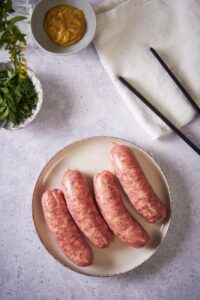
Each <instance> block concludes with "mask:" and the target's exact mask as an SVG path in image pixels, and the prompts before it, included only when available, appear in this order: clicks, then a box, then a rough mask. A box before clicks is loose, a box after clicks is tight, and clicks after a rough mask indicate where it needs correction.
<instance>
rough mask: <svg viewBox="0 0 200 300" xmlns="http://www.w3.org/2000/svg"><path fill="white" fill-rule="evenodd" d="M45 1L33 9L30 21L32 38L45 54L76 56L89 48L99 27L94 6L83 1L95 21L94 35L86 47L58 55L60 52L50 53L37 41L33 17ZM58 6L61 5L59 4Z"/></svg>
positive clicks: (85, 0)
mask: <svg viewBox="0 0 200 300" xmlns="http://www.w3.org/2000/svg"><path fill="white" fill-rule="evenodd" d="M44 1H46V0H40V1H39V2H38V3H37V4H36V5H35V7H34V9H33V12H32V15H31V20H30V25H31V33H32V36H33V38H34V40H35V42H36V44H37V45H38V46H39V47H40V48H41V49H42V50H44V51H45V52H47V53H50V54H52V55H58V56H68V55H73V54H76V53H78V52H80V51H82V50H83V49H85V48H86V47H88V46H89V45H90V44H91V43H92V41H93V39H94V36H95V33H96V27H97V20H96V14H95V11H94V9H93V7H92V5H91V4H90V3H89V2H88V1H87V0H82V1H83V2H84V3H85V5H87V6H88V8H89V9H90V11H91V13H92V17H93V21H94V29H93V33H92V35H91V38H90V39H89V40H88V42H87V43H86V44H85V45H83V46H82V47H80V48H79V49H76V50H72V51H71V52H63V53H58V52H53V51H50V50H47V49H45V48H44V47H43V46H42V45H41V44H40V43H39V42H38V41H37V39H36V37H35V34H34V33H33V16H34V14H35V11H36V9H37V8H38V6H40V5H41V3H42V2H44ZM64 2H65V0H63V3H64ZM58 5H59V4H58ZM55 6H56V3H55ZM47 11H48V10H47ZM63 48H64V47H63Z"/></svg>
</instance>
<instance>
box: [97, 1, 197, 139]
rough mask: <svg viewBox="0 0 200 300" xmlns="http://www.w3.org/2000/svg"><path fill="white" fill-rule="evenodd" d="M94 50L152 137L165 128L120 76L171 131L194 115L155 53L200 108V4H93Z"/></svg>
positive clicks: (188, 2) (142, 2)
mask: <svg viewBox="0 0 200 300" xmlns="http://www.w3.org/2000/svg"><path fill="white" fill-rule="evenodd" d="M96 1H97V2H98V3H97V5H96V13H97V32H96V36H95V40H94V45H95V47H96V50H97V52H98V54H99V56H100V59H101V61H102V64H103V65H104V67H105V69H106V71H107V72H108V74H109V76H110V78H111V80H112V81H113V83H114V85H115V87H116V88H117V90H118V91H119V93H120V94H121V96H122V98H123V100H124V102H125V103H126V104H127V105H128V107H129V108H130V110H131V111H132V113H133V115H134V117H135V119H136V120H137V121H138V122H139V124H140V125H141V126H142V128H143V129H144V130H145V131H146V132H147V133H148V134H149V135H150V136H151V137H152V138H157V137H160V136H162V135H163V134H166V133H168V132H170V129H169V128H168V127H167V126H166V125H165V124H164V123H163V122H162V121H161V120H160V119H159V118H158V117H157V116H155V115H154V113H153V112H151V111H150V110H149V109H148V108H147V107H146V106H145V105H144V104H143V103H141V102H140V100H139V99H137V98H136V96H134V95H133V94H132V93H131V92H130V91H128V90H127V88H126V87H125V86H123V85H122V84H121V83H120V82H119V80H118V79H117V75H121V76H123V77H124V78H125V79H127V80H128V81H129V82H130V83H131V84H132V85H133V86H134V87H136V88H137V89H138V90H139V91H140V92H141V93H142V94H143V95H144V96H146V97H147V99H149V100H150V101H151V103H152V104H153V105H155V106H156V107H157V108H158V109H159V110H160V111H161V112H162V113H163V114H164V115H165V116H166V117H167V118H169V119H170V120H171V121H172V122H173V123H174V124H175V125H176V126H177V127H181V126H183V125H185V124H187V123H188V122H190V121H191V120H192V118H193V117H194V115H195V112H194V110H193V108H192V107H191V105H190V104H189V103H188V102H187V100H186V99H185V97H184V96H183V94H182V93H181V91H180V90H179V89H178V88H177V87H176V85H175V84H174V82H173V81H172V80H171V79H170V77H169V76H168V74H167V73H166V71H165V70H163V68H162V67H161V65H160V64H159V63H158V61H157V60H156V59H155V57H154V56H153V54H152V53H151V52H150V51H149V47H153V48H154V49H156V50H157V51H158V53H159V54H160V55H161V57H162V58H163V59H164V60H165V62H166V63H167V65H168V66H169V67H170V69H171V70H172V71H173V72H174V73H175V75H176V76H177V77H178V78H179V79H180V80H181V82H182V83H183V84H184V86H185V87H186V88H187V89H188V91H189V92H190V94H191V95H192V96H193V98H194V100H195V101H196V102H197V103H198V104H199V105H200V0H190V1H188V0H176V1H174V0H127V1H126V0H104V1H100V0H96Z"/></svg>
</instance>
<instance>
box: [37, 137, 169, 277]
mask: <svg viewBox="0 0 200 300" xmlns="http://www.w3.org/2000/svg"><path fill="white" fill-rule="evenodd" d="M101 138H105V139H116V140H119V141H124V142H126V143H129V144H132V145H133V146H134V147H136V148H137V149H139V150H140V151H142V152H143V154H145V155H147V156H148V158H149V159H150V160H151V161H152V162H153V163H154V164H155V165H156V167H157V168H158V170H159V172H160V173H161V175H162V177H163V179H164V182H165V184H166V187H167V191H168V195H169V217H168V220H167V230H166V233H165V235H164V237H163V238H162V239H161V241H160V243H159V244H158V246H157V247H156V248H155V251H154V252H153V253H152V254H151V255H150V256H149V257H148V258H147V259H146V260H145V261H143V262H142V263H139V264H138V265H136V266H135V267H134V268H131V269H130V270H128V271H125V272H119V273H115V274H95V273H90V274H86V273H84V272H81V271H80V270H76V269H73V268H72V267H71V266H69V265H67V264H64V263H63V262H61V261H60V260H59V259H57V258H56V256H55V255H54V254H52V253H51V252H50V250H49V249H48V247H47V246H46V245H45V244H44V242H43V241H42V239H41V237H40V234H39V232H38V229H37V226H36V221H35V216H34V215H35V214H34V205H33V202H34V198H35V194H36V187H37V186H38V183H39V181H40V178H41V177H42V175H43V173H44V171H45V169H46V168H48V166H49V165H50V164H51V162H52V161H53V160H54V159H55V157H56V156H58V155H60V154H61V153H62V152H64V151H65V149H67V148H69V147H73V146H74V145H75V144H79V143H82V142H85V141H88V140H94V139H101ZM31 206H32V220H33V224H34V227H35V230H36V233H37V238H38V239H39V240H40V242H41V243H42V245H43V247H44V248H45V249H46V251H48V253H49V254H50V256H51V257H53V259H54V260H55V261H56V262H57V263H59V264H60V265H62V266H64V267H65V268H68V269H69V270H71V271H73V272H75V273H78V274H81V275H83V276H88V277H114V276H120V275H125V274H128V273H130V272H132V271H133V270H135V269H137V268H139V267H140V266H142V265H143V264H144V263H146V262H147V261H148V260H149V259H150V258H152V256H153V255H154V254H155V253H156V252H157V250H158V249H159V248H160V246H161V245H162V243H163V241H164V240H165V238H166V236H167V234H168V232H169V228H170V224H171V219H172V211H173V209H172V208H173V198H172V193H171V190H170V187H169V183H168V181H167V177H166V175H165V173H164V172H163V170H162V168H161V167H160V166H159V165H158V163H157V162H156V161H155V160H154V158H153V157H152V156H151V155H150V154H149V153H148V152H147V151H146V150H143V149H142V148H141V147H139V146H138V145H137V144H135V143H133V142H130V141H129V140H126V139H124V138H119V137H115V136H109V135H97V136H89V137H86V138H83V139H80V140H76V141H74V142H72V143H69V144H68V145H67V146H65V147H63V148H62V149H60V150H59V151H57V152H56V153H55V154H54V155H53V156H52V157H51V158H50V159H49V160H48V161H47V163H46V164H45V166H44V167H43V168H42V170H41V171H40V173H39V176H38V178H37V180H36V183H35V185H34V190H33V193H32V205H31Z"/></svg>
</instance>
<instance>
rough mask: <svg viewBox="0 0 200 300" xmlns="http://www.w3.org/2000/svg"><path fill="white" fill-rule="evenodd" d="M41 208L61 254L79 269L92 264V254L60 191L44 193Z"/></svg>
mask: <svg viewBox="0 0 200 300" xmlns="http://www.w3.org/2000/svg"><path fill="white" fill-rule="evenodd" d="M42 208H43V212H44V217H45V220H46V222H47V225H48V227H49V229H50V231H51V233H52V235H53V238H54V239H55V241H56V242H57V244H58V246H59V248H60V249H61V250H62V251H63V253H64V254H65V255H66V256H67V257H68V258H69V259H70V260H71V261H72V262H73V263H75V264H76V265H78V266H81V267H86V266H89V265H91V264H92V263H93V252H92V249H91V248H90V246H89V244H88V243H87V242H86V241H85V240H84V238H83V236H82V235H81V233H80V231H79V229H78V227H77V226H76V224H75V223H74V221H73V219H72V217H71V215H70V213H69V211H68V209H67V206H66V202H65V199H64V195H63V193H62V191H60V190H57V189H55V190H51V191H46V192H45V193H44V194H43V196H42Z"/></svg>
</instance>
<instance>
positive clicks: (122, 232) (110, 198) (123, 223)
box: [94, 171, 149, 248]
mask: <svg viewBox="0 0 200 300" xmlns="http://www.w3.org/2000/svg"><path fill="white" fill-rule="evenodd" d="M94 190H95V195H96V201H97V204H98V206H99V209H100V211H101V213H102V215H103V216H104V219H105V220H106V222H107V223H108V225H109V227H110V228H111V230H112V231H113V232H114V234H115V235H116V236H117V237H118V238H119V239H120V240H122V241H123V242H124V243H126V244H128V245H129V246H132V247H136V248H140V247H143V246H144V245H146V243H147V242H148V240H149V236H148V233H147V232H146V231H145V230H144V228H143V227H142V226H141V225H140V224H139V223H138V222H137V221H136V220H135V219H134V218H133V217H132V215H131V214H130V213H129V211H128V210H127V208H126V207H125V205H124V203H123V201H122V199H121V195H120V192H119V190H118V187H117V185H116V183H115V181H114V177H113V175H112V174H111V173H110V172H109V171H103V172H101V173H98V174H96V175H95V176H94Z"/></svg>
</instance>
